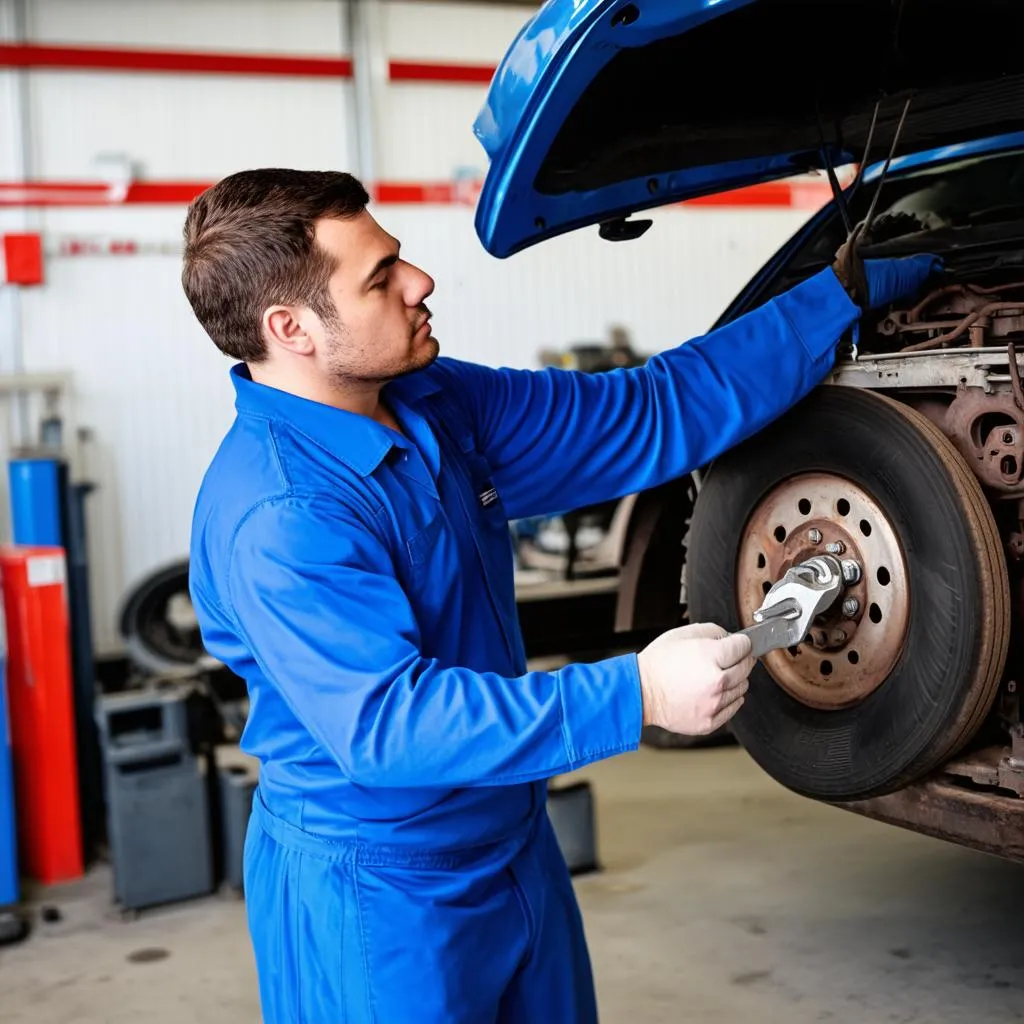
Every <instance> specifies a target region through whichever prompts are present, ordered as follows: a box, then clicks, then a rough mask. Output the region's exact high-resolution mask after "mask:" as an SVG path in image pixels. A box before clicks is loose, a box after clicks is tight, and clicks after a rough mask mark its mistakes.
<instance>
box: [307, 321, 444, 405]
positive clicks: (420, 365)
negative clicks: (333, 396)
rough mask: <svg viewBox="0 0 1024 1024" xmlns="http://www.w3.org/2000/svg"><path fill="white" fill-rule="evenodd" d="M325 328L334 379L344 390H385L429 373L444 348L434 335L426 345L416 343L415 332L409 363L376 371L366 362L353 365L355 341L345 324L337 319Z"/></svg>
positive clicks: (411, 338)
mask: <svg viewBox="0 0 1024 1024" xmlns="http://www.w3.org/2000/svg"><path fill="white" fill-rule="evenodd" d="M324 326H325V327H326V328H327V330H328V344H329V346H330V348H329V350H328V353H329V354H328V358H329V367H330V374H331V378H332V380H333V381H334V383H335V384H337V385H339V386H340V387H345V388H351V387H353V386H355V387H366V386H375V387H383V386H384V385H385V384H387V383H388V382H389V381H392V380H395V379H397V378H398V377H406V376H408V375H409V374H411V373H417V372H418V371H420V370H425V369H426V368H427V367H428V366H430V365H431V363H433V362H434V360H435V359H437V357H438V355H439V354H440V351H441V346H440V345H439V344H438V342H437V339H435V338H434V337H433V335H430V336H429V337H428V339H427V340H426V341H423V342H415V341H414V335H415V332H412V334H410V337H409V342H410V346H411V347H412V346H414V348H413V351H412V352H410V353H409V356H408V358H407V359H405V360H403V361H402V362H400V363H396V364H394V365H392V366H386V367H372V366H369V365H367V364H366V362H364V361H363V360H357V361H355V362H353V360H352V356H353V352H352V340H351V336H350V335H349V333H348V331H347V329H346V328H345V326H344V324H342V323H341V322H340V321H339V320H337V319H336V318H332V321H331V322H330V323H325V325H324Z"/></svg>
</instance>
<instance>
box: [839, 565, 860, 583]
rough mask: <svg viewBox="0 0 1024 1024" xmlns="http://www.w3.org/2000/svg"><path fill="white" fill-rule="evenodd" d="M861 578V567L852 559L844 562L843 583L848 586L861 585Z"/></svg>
mask: <svg viewBox="0 0 1024 1024" xmlns="http://www.w3.org/2000/svg"><path fill="white" fill-rule="evenodd" d="M860 577H861V572H860V565H859V564H858V563H857V562H854V561H853V560H852V559H847V560H846V561H845V562H843V582H844V583H846V584H847V585H848V586H852V585H853V584H854V583H859V582H860Z"/></svg>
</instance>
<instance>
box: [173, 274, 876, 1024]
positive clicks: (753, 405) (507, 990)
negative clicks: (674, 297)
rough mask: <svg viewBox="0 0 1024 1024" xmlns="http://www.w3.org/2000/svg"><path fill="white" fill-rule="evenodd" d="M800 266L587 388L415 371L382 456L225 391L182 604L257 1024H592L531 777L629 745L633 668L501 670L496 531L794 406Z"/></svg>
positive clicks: (822, 354) (355, 435)
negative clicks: (228, 701)
mask: <svg viewBox="0 0 1024 1024" xmlns="http://www.w3.org/2000/svg"><path fill="white" fill-rule="evenodd" d="M857 315H858V309H857V307H856V306H855V305H854V304H853V303H852V302H851V301H850V299H849V298H848V297H847V295H846V293H845V291H844V290H843V289H842V287H841V286H840V284H839V283H838V281H837V279H836V278H835V276H834V274H833V273H832V272H831V271H830V270H825V271H822V272H821V273H820V274H818V275H817V276H815V277H813V278H811V279H810V280H808V281H806V282H805V283H803V284H801V285H800V286H798V287H797V288H795V289H794V290H792V291H791V292H789V293H787V294H785V295H783V296H781V297H779V298H777V299H775V300H773V301H771V302H769V303H767V304H766V305H764V306H762V307H761V308H759V309H757V310H755V311H754V312H752V313H749V314H748V315H746V316H745V317H743V318H741V319H739V320H737V321H735V322H733V323H732V324H730V325H728V326H726V327H724V328H722V329H721V330H719V331H717V332H713V333H712V334H709V335H706V336H704V337H703V338H700V339H696V340H693V341H690V342H688V343H686V344H684V345H681V346H680V347H678V348H675V349H673V350H671V351H668V352H665V353H662V354H659V355H657V356H654V357H653V358H652V359H650V360H649V361H648V363H647V364H646V365H645V366H643V367H641V368H637V369H629V370H616V371H612V372H607V373H602V374H586V373H576V372H571V371H566V370H557V369H547V370H542V371H527V370H509V369H504V370H494V369H489V368H486V367H482V366H477V365H473V364H469V363H465V362H459V361H456V360H453V359H446V358H441V359H438V360H437V361H436V362H435V363H434V364H433V365H432V366H431V367H429V368H428V369H426V370H423V371H420V372H417V373H415V374H411V375H409V376H406V377H404V378H400V379H398V380H395V381H393V382H392V383H390V384H388V385H387V386H386V387H385V389H384V391H383V396H384V398H385V400H386V402H387V404H388V405H389V407H390V409H391V410H392V412H393V413H394V415H395V417H396V419H397V420H398V422H399V423H400V424H401V427H402V430H403V432H404V435H405V436H402V435H401V434H398V433H395V432H393V431H391V430H390V429H388V428H387V427H384V426H382V425H380V424H379V423H377V422H375V421H372V420H370V419H369V418H366V417H362V416H358V415H355V414H352V413H347V412H343V411H340V410H337V409H334V408H330V407H327V406H323V405H319V404H316V403H313V402H310V401H308V400H305V399H302V398H298V397H295V396H293V395H289V394H286V393H284V392H281V391H277V390H275V389H272V388H270V387H267V386H263V385H259V384H256V383H254V382H253V381H252V380H251V378H250V377H249V376H248V373H247V371H246V370H245V368H244V367H243V366H236V367H234V368H233V369H232V371H231V373H232V379H233V382H234V386H235V389H236V394H237V400H236V409H237V417H236V419H235V422H234V424H233V426H232V427H231V429H230V431H229V433H228V434H227V436H226V438H225V439H224V441H223V443H222V445H221V447H220V449H219V450H218V452H217V454H216V456H215V457H214V459H213V462H212V465H211V466H210V469H209V471H208V473H207V476H206V478H205V480H204V482H203V485H202V489H201V492H200V495H199V498H198V502H197V506H196V512H195V520H194V527H193V537H192V548H191V570H190V575H191V590H192V597H193V600H194V602H195V607H196V611H197V613H198V615H199V620H200V623H201V627H202V634H203V639H204V643H205V645H206V647H207V649H208V651H209V652H210V653H211V654H212V655H214V656H216V657H217V658H220V659H221V660H223V661H224V662H225V663H226V664H227V665H228V666H229V667H230V668H231V669H233V670H234V672H236V673H237V674H238V675H239V676H242V677H243V678H245V679H246V680H247V682H248V688H249V693H250V698H251V710H250V715H249V719H248V723H247V726H246V729H245V733H244V737H243V747H244V748H245V749H246V750H247V751H249V752H250V753H252V754H254V755H256V756H257V757H259V758H260V760H261V762H262V768H261V775H260V782H259V788H258V791H257V794H256V797H255V799H254V801H253V813H252V818H251V821H250V827H249V833H248V838H247V842H246V850H245V893H246V902H247V913H248V920H249V928H250V933H251V938H252V943H253V947H254V951H255V956H256V963H257V968H258V974H259V984H260V998H261V1003H262V1008H263V1015H264V1019H265V1021H266V1022H267V1024H285V1022H299V1021H301V1022H304V1024H328V1022H339V1024H340V1022H346V1024H354V1022H364V1021H367V1022H368V1021H374V1022H383V1024H406V1022H408V1024H435V1022H436V1024H440V1022H445V1024H463V1022H465V1024H469V1022H473V1024H477V1022H479V1024H484V1022H495V1021H519V1022H529V1024H578V1022H592V1021H594V1020H596V1017H597V1011H596V1008H595V997H594V989H593V983H592V978H591V971H590V964H589V960H588V955H587V950H586V945H585V942H584V936H583V929H582V925H581V920H580V915H579V912H578V909H577V905H576V901H575V898H574V895H573V890H572V886H571V884H570V880H569V876H568V872H567V870H566V866H565V862H564V860H563V858H562V856H561V854H560V851H559V849H558V846H557V844H556V842H555V840H554V838H553V833H552V830H551V826H550V823H549V821H548V818H547V814H546V812H545V795H546V786H545V780H547V779H549V778H551V777H552V776H554V775H557V774H560V773H564V772H570V771H572V770H574V769H577V768H579V767H581V766H582V765H585V764H588V763H590V762H592V761H595V760H598V759H600V758H606V757H609V756H611V755H614V754H617V753H620V752H622V751H628V750H634V749H636V747H637V746H638V743H639V739H640V730H641V715H642V709H641V700H640V691H639V680H638V675H637V662H636V656H635V655H633V654H629V655H624V656H620V657H613V658H609V659H608V660H605V661H601V662H598V663H597V664H579V665H570V666H568V667H566V668H563V669H559V670H558V671H553V672H527V671H526V662H525V657H524V653H523V644H522V640H521V638H520V633H519V627H518V621H517V615H516V604H515V593H514V588H513V568H512V567H513V559H512V552H511V548H510V541H509V530H508V520H509V519H513V518H520V517H526V516H533V515H540V514H552V513H558V512H561V511H565V510H569V509H572V508H577V507H580V506H583V505H588V504H593V503H596V502H601V501H605V500H610V499H613V498H616V497H619V496H622V495H625V494H629V493H632V492H635V491H639V490H642V489H645V488H649V487H651V486H653V485H656V484H660V483H662V482H663V481H666V480H669V479H671V478H674V477H678V476H680V475H682V474H683V473H685V472H687V471H689V470H690V469H692V468H694V467H695V466H698V465H702V464H704V463H706V462H707V461H709V460H711V459H712V458H713V457H714V456H716V455H717V454H719V453H721V452H722V451H724V450H725V449H727V448H729V447H731V446H732V445H734V444H736V443H737V442H739V441H741V440H742V439H744V438H746V437H747V436H749V435H751V434H753V433H754V432H755V431H757V430H759V429H760V428H762V427H763V426H765V425H766V424H767V423H769V422H770V421H771V420H773V419H774V418H776V417H777V416H778V415H779V414H781V413H782V412H784V411H785V410H786V409H787V408H789V407H790V406H791V405H792V404H793V403H795V402H796V401H798V400H799V399H800V398H801V397H803V396H804V395H805V394H806V393H807V392H809V391H810V390H811V389H812V388H813V387H814V386H815V385H817V384H818V383H819V382H820V381H821V380H822V379H823V378H824V376H825V375H826V373H827V372H828V370H829V369H830V368H831V366H832V364H833V360H834V348H835V344H836V342H837V341H838V339H839V338H840V335H841V334H842V332H843V330H844V329H845V328H846V327H847V326H848V325H850V324H851V323H853V322H854V321H855V319H856V318H857Z"/></svg>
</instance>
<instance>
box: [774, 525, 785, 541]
mask: <svg viewBox="0 0 1024 1024" xmlns="http://www.w3.org/2000/svg"><path fill="white" fill-rule="evenodd" d="M775 539H776V540H777V541H778V542H779V543H780V544H781V543H782V542H783V541H784V540H785V539H786V528H785V527H784V526H776V527H775Z"/></svg>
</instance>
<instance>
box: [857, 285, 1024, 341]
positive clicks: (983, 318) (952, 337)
mask: <svg viewBox="0 0 1024 1024" xmlns="http://www.w3.org/2000/svg"><path fill="white" fill-rule="evenodd" d="M871 327H872V330H873V333H874V337H875V339H876V344H875V345H871V346H870V347H871V348H877V349H878V350H879V351H899V352H922V351H925V350H929V349H941V348H949V347H951V346H959V347H964V346H967V347H970V348H991V347H994V346H996V345H1006V344H1009V343H1012V342H1017V343H1021V342H1024V280H1018V281H1010V282H1008V283H1006V284H996V285H989V286H985V285H982V284H980V283H978V282H977V281H966V282H964V283H963V284H947V285H943V286H941V287H939V288H936V289H934V290H933V291H931V292H929V293H928V294H927V295H925V296H924V297H923V298H922V299H921V300H920V301H919V302H917V303H916V304H915V305H914V306H912V307H910V308H906V309H894V310H891V311H890V312H888V313H887V314H886V315H884V316H882V317H881V318H879V319H877V320H875V322H874V323H873V324H872V325H871Z"/></svg>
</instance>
